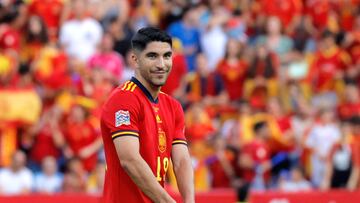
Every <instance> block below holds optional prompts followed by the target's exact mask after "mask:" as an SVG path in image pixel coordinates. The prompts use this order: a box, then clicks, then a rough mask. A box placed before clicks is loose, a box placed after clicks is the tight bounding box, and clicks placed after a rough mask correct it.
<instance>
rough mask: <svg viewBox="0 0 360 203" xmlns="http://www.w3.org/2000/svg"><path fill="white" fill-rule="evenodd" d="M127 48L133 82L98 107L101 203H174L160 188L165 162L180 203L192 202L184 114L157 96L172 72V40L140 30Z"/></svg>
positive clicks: (171, 101)
mask: <svg viewBox="0 0 360 203" xmlns="http://www.w3.org/2000/svg"><path fill="white" fill-rule="evenodd" d="M132 49H133V55H132V59H133V60H134V62H135V64H136V71H135V77H133V78H132V79H131V80H130V81H127V82H125V83H124V84H123V85H122V86H120V87H118V88H116V89H115V90H114V91H113V93H112V94H111V95H110V97H109V99H108V101H107V102H106V103H105V104H104V106H103V113H102V118H101V130H102V136H103V141H104V147H105V156H106V164H107V170H106V175H105V186H104V197H103V202H106V203H123V202H127V203H138V202H166V203H167V202H175V201H174V200H173V199H172V197H171V196H170V195H169V194H168V193H167V192H166V190H165V189H164V182H165V176H166V171H167V170H168V169H169V165H170V162H172V164H173V166H174V172H175V175H176V180H177V184H178V188H179V191H180V193H181V196H182V198H183V201H184V202H185V203H190V202H194V201H195V200H194V186H193V169H192V166H191V161H190V156H189V152H188V148H187V142H186V139H185V136H184V115H183V111H182V108H181V106H180V104H179V103H178V102H177V101H176V100H175V99H173V98H171V97H170V96H168V95H166V94H165V93H162V92H161V91H160V88H161V86H163V85H164V84H165V82H166V79H167V77H168V75H169V72H170V70H171V67H172V41H171V38H170V36H169V35H168V34H167V33H165V32H163V31H161V30H159V29H157V28H151V27H148V28H142V29H140V30H139V31H138V32H137V33H136V34H135V36H134V37H133V39H132Z"/></svg>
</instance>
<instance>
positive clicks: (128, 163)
mask: <svg viewBox="0 0 360 203" xmlns="http://www.w3.org/2000/svg"><path fill="white" fill-rule="evenodd" d="M121 166H122V167H123V168H124V170H125V171H126V172H127V174H128V175H129V176H130V178H131V179H132V180H133V181H134V183H135V184H136V185H137V186H138V187H139V188H140V189H141V190H142V191H143V192H144V193H145V194H146V195H147V196H148V197H149V198H150V199H151V200H153V201H154V202H174V200H173V199H172V198H171V197H170V195H169V194H168V193H167V192H166V191H165V189H164V188H163V187H161V185H160V184H159V183H158V182H157V180H156V178H155V176H154V175H153V172H152V171H151V169H150V167H149V166H148V165H147V163H146V162H145V161H144V160H143V159H142V158H141V157H139V158H135V159H129V160H122V161H121Z"/></svg>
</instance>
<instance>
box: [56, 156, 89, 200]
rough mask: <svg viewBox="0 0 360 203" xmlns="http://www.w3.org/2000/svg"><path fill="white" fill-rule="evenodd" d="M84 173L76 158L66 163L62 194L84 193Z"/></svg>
mask: <svg viewBox="0 0 360 203" xmlns="http://www.w3.org/2000/svg"><path fill="white" fill-rule="evenodd" d="M86 179H87V177H86V171H85V169H84V167H83V165H82V163H81V160H80V159H79V158H77V157H72V158H71V159H69V160H68V161H67V163H66V169H65V173H64V180H63V184H62V192H65V193H83V192H85V191H86Z"/></svg>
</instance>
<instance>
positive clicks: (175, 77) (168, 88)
mask: <svg viewBox="0 0 360 203" xmlns="http://www.w3.org/2000/svg"><path fill="white" fill-rule="evenodd" d="M187 69H188V68H187V64H186V58H185V56H184V55H182V54H175V55H174V56H173V67H172V70H171V72H170V74H169V78H168V80H167V81H166V84H165V85H164V86H163V87H162V88H161V90H162V91H163V92H165V93H166V94H169V95H173V93H174V91H175V90H176V89H177V88H179V86H180V85H181V80H182V78H183V77H184V76H185V74H186V72H187Z"/></svg>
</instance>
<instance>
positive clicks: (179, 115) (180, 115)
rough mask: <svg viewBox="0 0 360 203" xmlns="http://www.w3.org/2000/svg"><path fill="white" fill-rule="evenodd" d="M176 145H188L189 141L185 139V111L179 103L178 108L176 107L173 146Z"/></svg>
mask: <svg viewBox="0 0 360 203" xmlns="http://www.w3.org/2000/svg"><path fill="white" fill-rule="evenodd" d="M175 144H184V145H187V141H186V138H185V119H184V111H183V109H182V107H181V105H180V104H179V103H176V107H175V133H174V138H173V141H172V145H175Z"/></svg>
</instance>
